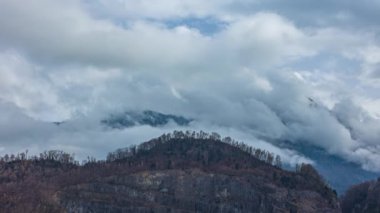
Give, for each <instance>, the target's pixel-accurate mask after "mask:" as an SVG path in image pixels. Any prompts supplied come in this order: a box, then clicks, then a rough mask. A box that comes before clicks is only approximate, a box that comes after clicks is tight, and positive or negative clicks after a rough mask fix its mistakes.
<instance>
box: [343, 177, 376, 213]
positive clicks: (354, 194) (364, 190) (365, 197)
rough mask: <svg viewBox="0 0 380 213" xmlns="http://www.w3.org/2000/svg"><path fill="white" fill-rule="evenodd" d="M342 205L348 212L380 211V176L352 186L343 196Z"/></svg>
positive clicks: (370, 212)
mask: <svg viewBox="0 0 380 213" xmlns="http://www.w3.org/2000/svg"><path fill="white" fill-rule="evenodd" d="M341 206H342V211H343V212H347V213H372V212H380V178H379V179H377V180H375V181H367V182H364V183H361V184H358V185H354V186H352V187H351V188H350V189H349V190H348V191H347V192H346V194H345V195H344V196H342V198H341Z"/></svg>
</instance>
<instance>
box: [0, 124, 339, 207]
mask: <svg viewBox="0 0 380 213" xmlns="http://www.w3.org/2000/svg"><path fill="white" fill-rule="evenodd" d="M280 167H281V159H280V158H279V157H278V156H274V155H273V154H271V153H269V152H267V151H265V150H260V149H255V148H252V147H249V146H247V145H245V144H244V143H241V142H240V143H239V142H236V141H234V140H232V139H231V138H229V137H226V138H223V139H221V138H220V136H219V135H218V134H216V133H213V134H207V133H204V132H199V133H195V132H185V133H184V132H180V131H175V132H174V133H173V134H164V135H162V136H160V137H159V138H156V139H153V140H151V141H148V142H145V143H142V144H140V145H138V146H131V147H128V148H124V149H118V150H116V151H115V152H111V153H109V154H108V157H107V160H106V161H96V160H95V159H93V158H88V160H87V161H86V162H84V163H83V164H82V165H79V163H78V162H76V161H75V160H74V158H73V157H72V156H71V155H69V154H66V153H64V152H61V151H48V152H44V153H42V154H41V155H40V156H38V157H36V156H33V157H28V156H27V153H21V154H18V155H16V156H14V155H13V156H12V155H11V156H4V157H3V158H2V161H1V164H0V212H339V204H338V201H337V197H336V193H335V192H334V191H333V190H332V189H330V188H329V187H328V186H327V185H326V184H325V183H324V181H323V179H322V178H321V177H320V176H319V174H318V173H317V172H316V170H315V169H314V168H313V167H312V166H311V165H301V166H298V167H297V171H296V172H290V171H285V170H282V169H281V168H280Z"/></svg>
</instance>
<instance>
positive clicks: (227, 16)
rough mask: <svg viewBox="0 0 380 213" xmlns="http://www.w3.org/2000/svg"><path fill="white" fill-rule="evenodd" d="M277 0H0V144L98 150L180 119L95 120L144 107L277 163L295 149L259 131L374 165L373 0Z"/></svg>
mask: <svg viewBox="0 0 380 213" xmlns="http://www.w3.org/2000/svg"><path fill="white" fill-rule="evenodd" d="M285 2H286V4H285V3H275V2H273V1H265V2H264V1H260V0H256V1H244V0H239V1H230V0H222V1H208V2H204V1H198V0H195V1H194V0H193V1H174V0H165V1H154V0H146V1H138V2H136V1H129V0H118V1H116V0H115V1H103V0H97V1H86V0H83V1H79V0H69V1H64V2H63V1H59V0H56V1H48V0H34V1H32V2H30V4H29V6H28V7H25V6H24V3H23V2H22V1H20V0H5V1H1V3H0V103H1V104H0V114H1V115H2V116H1V120H0V126H1V127H2V130H1V131H0V147H1V149H0V150H1V152H3V153H5V152H10V151H22V150H23V149H26V148H28V149H31V150H35V152H38V151H43V150H44V149H47V148H59V149H64V150H67V151H70V152H75V153H77V154H78V155H83V153H86V154H87V153H88V154H90V155H96V156H98V157H102V155H101V154H100V153H103V152H104V150H108V151H111V150H112V149H115V148H118V147H123V146H125V145H126V144H128V143H138V142H141V141H143V140H146V139H148V138H150V137H154V136H158V135H159V134H160V133H162V132H165V131H170V130H172V129H175V128H180V127H176V126H173V125H171V126H170V125H169V126H166V127H162V128H152V127H149V126H139V127H135V128H131V129H126V130H105V129H103V128H102V127H101V126H99V120H100V119H101V118H103V117H104V116H107V115H108V114H109V113H112V112H115V111H123V110H145V109H151V110H156V111H160V112H164V113H170V114H178V115H183V116H187V117H191V118H194V119H195V120H196V122H194V123H193V124H192V126H190V128H192V129H204V130H206V131H219V132H221V133H225V134H231V135H232V136H235V137H237V139H241V140H245V141H246V142H248V143H252V145H257V146H261V147H266V148H268V149H270V150H273V151H274V152H277V153H280V152H281V154H282V155H283V156H284V158H285V159H287V162H290V163H294V162H296V161H298V160H300V159H301V160H302V159H303V160H307V159H304V158H303V157H302V156H299V155H298V154H297V153H295V152H293V151H291V150H280V149H279V148H277V147H276V146H275V145H273V144H269V143H267V142H265V141H264V140H263V138H267V139H268V140H269V141H276V140H289V141H292V142H293V143H310V144H313V145H316V146H319V147H321V148H323V149H325V150H327V151H328V152H329V153H331V154H334V155H338V156H340V157H343V158H345V159H347V160H349V161H352V162H355V163H359V164H361V165H362V166H363V167H364V168H366V169H368V170H375V171H380V163H379V162H380V146H379V145H380V144H379V142H378V140H379V136H380V121H379V118H380V101H379V100H380V93H379V89H380V88H379V86H378V85H379V81H380V74H379V70H380V68H379V67H380V41H379V39H378V35H379V32H380V31H379V28H378V27H377V25H376V24H375V22H374V21H373V20H376V17H377V16H378V15H377V13H374V9H375V8H377V9H379V7H380V5H378V4H377V3H373V2H370V1H364V2H361V3H360V5H358V4H359V3H358V4H356V3H355V4H354V3H352V4H345V3H344V2H343V1H336V2H334V3H331V2H328V1H323V2H321V4H319V3H318V6H315V7H313V6H310V4H315V3H313V2H311V1H310V2H308V3H305V1H291V2H290V1H289V2H287V1H285ZM289 3H291V5H292V6H291V7H290V6H289V5H288V4H289ZM326 8H328V10H325V9H326ZM62 120H66V121H67V123H68V125H65V126H64V127H57V126H54V125H50V123H49V122H51V121H62ZM258 138H261V139H258ZM297 159H298V160H297Z"/></svg>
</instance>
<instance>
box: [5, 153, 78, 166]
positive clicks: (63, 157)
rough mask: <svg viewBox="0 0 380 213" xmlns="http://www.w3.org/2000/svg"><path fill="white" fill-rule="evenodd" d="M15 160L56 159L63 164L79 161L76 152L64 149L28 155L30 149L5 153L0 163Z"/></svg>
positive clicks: (76, 163) (55, 160)
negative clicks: (67, 151) (76, 158)
mask: <svg viewBox="0 0 380 213" xmlns="http://www.w3.org/2000/svg"><path fill="white" fill-rule="evenodd" d="M15 161H54V162H59V163H62V164H75V165H79V162H78V161H76V160H75V157H74V154H69V153H66V152H64V151H62V150H49V151H44V152H42V153H40V154H39V155H30V156H28V150H26V151H25V152H21V153H18V154H16V155H15V154H5V155H4V156H1V157H0V163H9V162H15Z"/></svg>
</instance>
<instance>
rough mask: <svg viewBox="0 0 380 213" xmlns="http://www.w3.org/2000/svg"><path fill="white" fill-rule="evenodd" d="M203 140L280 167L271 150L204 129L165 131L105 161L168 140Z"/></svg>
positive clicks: (135, 153) (133, 153)
mask: <svg viewBox="0 0 380 213" xmlns="http://www.w3.org/2000/svg"><path fill="white" fill-rule="evenodd" d="M189 139H194V140H204V141H205V143H207V141H215V142H221V143H225V144H229V145H231V146H233V147H236V148H238V149H240V150H242V151H243V152H246V153H248V154H250V155H251V156H253V157H255V158H257V159H259V160H261V161H264V162H266V163H268V164H271V165H274V166H276V167H279V168H281V167H282V161H281V157H280V156H279V155H275V154H273V153H271V152H268V151H266V150H262V149H259V148H253V147H251V146H249V145H247V144H245V143H244V142H239V141H236V140H234V139H232V138H231V137H224V138H222V137H221V136H220V135H219V134H218V133H216V132H212V133H211V134H209V133H207V132H204V131H199V132H195V131H185V132H183V131H177V130H175V131H174V132H173V133H166V134H163V135H161V136H159V137H158V138H154V139H152V140H150V141H148V142H145V143H142V144H140V145H132V146H130V147H127V148H122V149H117V150H116V151H114V152H110V153H108V155H107V159H106V161H107V162H112V161H117V160H123V159H126V158H129V157H132V156H135V155H137V154H139V153H140V152H144V151H148V150H150V149H152V148H153V147H155V146H158V145H160V144H164V143H167V142H169V141H175V140H189Z"/></svg>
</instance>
